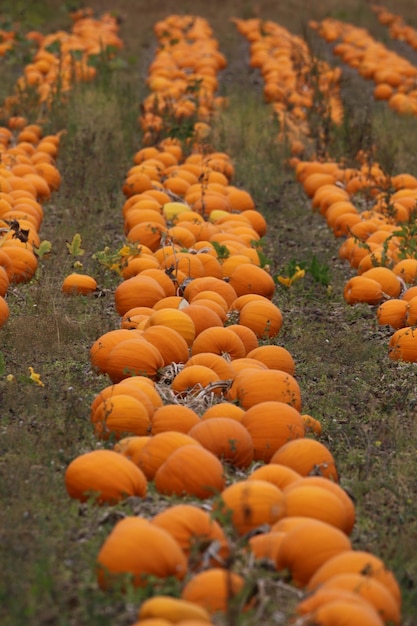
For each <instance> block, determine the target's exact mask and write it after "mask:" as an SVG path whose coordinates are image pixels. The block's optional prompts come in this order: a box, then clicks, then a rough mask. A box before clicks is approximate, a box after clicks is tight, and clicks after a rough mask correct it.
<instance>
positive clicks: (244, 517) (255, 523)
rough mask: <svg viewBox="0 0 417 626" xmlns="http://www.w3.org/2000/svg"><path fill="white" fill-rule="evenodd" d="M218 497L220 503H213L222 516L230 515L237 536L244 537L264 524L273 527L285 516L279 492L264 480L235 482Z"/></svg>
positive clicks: (282, 496) (282, 499)
mask: <svg viewBox="0 0 417 626" xmlns="http://www.w3.org/2000/svg"><path fill="white" fill-rule="evenodd" d="M220 495H221V499H220V502H219V503H218V504H217V503H216V504H215V509H219V510H220V512H221V513H222V514H223V515H230V519H231V522H232V524H233V527H234V528H235V530H236V532H237V533H238V534H239V535H245V534H246V533H248V532H250V531H253V530H255V529H256V528H258V527H259V526H262V525H264V524H268V525H272V524H274V523H275V522H276V521H277V520H279V519H280V518H281V517H283V516H284V515H285V505H284V495H283V493H282V491H281V490H280V489H279V488H278V487H276V486H275V485H273V484H272V483H270V482H267V481H264V480H242V481H238V482H235V483H233V484H232V485H230V486H229V487H226V489H224V490H223V491H222V493H221V494H220Z"/></svg>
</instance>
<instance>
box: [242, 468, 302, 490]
mask: <svg viewBox="0 0 417 626" xmlns="http://www.w3.org/2000/svg"><path fill="white" fill-rule="evenodd" d="M300 478H301V476H300V474H299V473H298V472H296V471H294V470H292V469H291V468H290V467H286V466H285V465H279V464H278V463H274V464H272V463H268V464H267V465H261V467H257V468H256V469H254V470H253V472H251V474H249V476H248V477H247V479H246V480H266V481H267V482H268V483H272V484H273V485H275V486H276V487H278V488H279V489H281V491H284V490H285V488H286V487H287V485H290V484H291V483H293V482H294V481H297V480H299V479H300Z"/></svg>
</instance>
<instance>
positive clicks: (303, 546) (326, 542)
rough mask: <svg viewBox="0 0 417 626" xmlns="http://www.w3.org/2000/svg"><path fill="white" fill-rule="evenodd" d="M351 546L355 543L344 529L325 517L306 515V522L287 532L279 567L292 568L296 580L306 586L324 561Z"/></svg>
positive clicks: (282, 544) (300, 585)
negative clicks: (333, 524) (327, 520)
mask: <svg viewBox="0 0 417 626" xmlns="http://www.w3.org/2000/svg"><path fill="white" fill-rule="evenodd" d="M288 519H291V518H288ZM275 529H276V530H277V528H275ZM275 529H274V530H275ZM350 549H351V543H350V541H349V539H348V537H347V536H346V535H345V533H344V532H343V531H341V530H339V529H338V528H335V526H332V525H331V524H327V523H326V522H322V521H321V520H317V519H312V518H305V522H301V523H299V524H297V525H296V526H295V527H294V528H293V529H292V530H289V531H288V532H287V533H286V534H285V537H284V538H283V540H282V543H281V548H280V550H279V554H278V561H277V569H278V570H284V569H289V571H290V573H291V577H292V580H293V583H294V584H295V585H296V586H297V587H304V586H305V585H307V584H308V582H309V580H310V579H311V578H312V576H313V575H314V574H315V573H316V571H317V570H318V569H319V567H321V566H322V565H323V563H325V562H326V561H328V560H329V559H330V558H332V557H333V556H335V555H336V554H339V553H340V552H345V551H346V550H350Z"/></svg>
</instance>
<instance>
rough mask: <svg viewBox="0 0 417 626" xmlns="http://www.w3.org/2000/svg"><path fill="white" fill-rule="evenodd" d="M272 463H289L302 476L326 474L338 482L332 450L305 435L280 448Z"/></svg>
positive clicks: (326, 476) (325, 475)
mask: <svg viewBox="0 0 417 626" xmlns="http://www.w3.org/2000/svg"><path fill="white" fill-rule="evenodd" d="M270 463H279V464H280V465H287V466H288V467H291V469H293V470H295V471H296V472H298V473H299V474H301V476H308V475H315V476H324V477H325V478H329V479H331V480H334V481H335V482H338V480H339V477H338V473H337V469H336V463H335V460H334V457H333V455H332V453H331V452H330V450H329V449H328V448H326V446H325V445H323V444H322V443H320V441H316V440H315V439H310V438H307V437H304V438H303V439H293V440H292V441H289V442H288V443H286V444H285V445H283V446H282V447H281V448H279V449H278V450H277V451H276V452H275V454H274V455H273V457H272V458H271V460H270Z"/></svg>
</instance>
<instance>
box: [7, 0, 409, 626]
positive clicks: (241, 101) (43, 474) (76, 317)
mask: <svg viewBox="0 0 417 626" xmlns="http://www.w3.org/2000/svg"><path fill="white" fill-rule="evenodd" d="M9 4H10V6H9V5H8V6H7V7H6V8H7V10H8V11H9V12H10V13H12V11H14V14H13V13H12V14H13V15H14V17H15V18H20V19H24V14H23V13H21V12H20V9H19V6H20V5H19V4H17V5H16V4H14V5H12V4H11V3H9ZM142 4H143V3H140V2H139V3H133V2H131V1H129V0H123V1H122V0H118V2H117V3H114V4H112V3H110V2H107V0H106V1H104V0H101V1H100V2H98V1H97V2H93V3H91V6H93V7H95V6H96V7H97V8H98V9H99V10H100V11H103V10H106V9H112V8H115V9H116V10H117V11H118V12H119V13H120V15H121V17H122V19H123V21H122V36H123V37H126V40H127V44H126V51H125V52H124V54H125V58H126V59H127V67H125V68H121V69H120V70H118V71H114V72H109V73H106V74H105V75H103V76H102V78H101V79H99V81H98V83H97V84H95V85H88V86H81V87H80V88H78V89H77V90H76V91H75V92H74V94H73V97H72V98H71V101H70V102H69V104H68V106H67V107H61V108H60V109H56V110H54V111H53V114H52V115H51V117H50V119H49V121H48V129H49V130H51V131H55V130H59V129H61V128H65V129H66V130H67V134H66V135H65V136H64V137H63V139H62V144H61V150H60V155H59V163H58V164H59V169H60V171H61V172H62V175H63V184H62V187H61V189H60V191H59V193H56V194H54V195H53V197H52V199H51V202H50V203H48V204H47V205H46V206H45V220H44V224H43V226H42V233H41V234H42V238H44V239H48V240H49V241H51V242H52V254H51V256H50V258H45V259H44V260H42V261H41V263H40V269H39V272H38V274H37V276H36V278H35V279H34V280H33V281H31V283H29V284H21V285H17V286H13V287H12V288H11V289H10V290H9V292H8V297H7V300H8V303H9V306H10V309H11V315H10V319H9V321H8V323H7V325H6V326H5V327H4V328H2V330H1V334H0V340H1V347H0V350H1V352H2V353H3V355H4V357H5V373H4V375H3V376H2V377H0V406H1V429H2V430H1V439H0V446H1V456H0V494H1V501H2V507H1V509H0V528H1V531H0V536H1V542H0V544H1V548H0V560H1V563H2V577H1V583H0V621H1V623H2V624H4V626H19V625H20V624H25V625H28V626H32V625H33V626H35V625H36V626H39V624H42V625H43V624H45V625H48V624H51V625H60V626H61V625H62V626H73V625H74V626H75V624H91V625H97V626H98V625H103V626H106V625H110V624H115V623H117V624H120V625H121V626H124V625H126V626H128V625H129V624H132V623H133V622H134V621H135V618H136V612H137V607H138V605H139V601H140V599H141V597H142V596H143V592H141V591H138V590H136V591H135V590H130V592H129V594H128V595H127V597H126V596H121V594H118V593H110V594H104V593H102V592H101V591H100V590H99V589H98V588H97V584H96V578H95V571H94V568H95V559H96V555H97V552H98V550H99V547H100V545H101V543H102V542H103V541H104V539H105V537H106V536H107V535H108V533H109V532H110V529H111V528H112V526H113V524H114V522H115V521H116V520H117V519H119V518H120V517H121V516H123V515H125V514H126V513H131V512H133V513H135V514H145V515H149V516H151V515H153V514H154V513H155V512H156V511H158V509H159V508H161V506H166V504H167V503H168V502H169V501H170V500H169V499H166V498H160V497H159V496H158V494H156V493H155V491H153V490H152V489H150V492H149V495H148V496H147V498H146V499H145V500H144V501H138V500H135V499H133V500H129V501H128V502H125V503H123V504H121V505H118V506H116V507H113V508H110V507H103V508H100V509H97V508H94V507H92V506H90V505H88V504H86V505H79V504H78V503H76V502H73V501H70V500H69V498H68V496H67V493H66V490H65V486H64V472H65V469H66V467H67V465H68V463H69V462H70V461H71V460H72V459H73V458H74V457H75V456H77V455H78V454H80V453H81V452H83V451H87V450H90V449H92V448H94V447H95V446H96V441H95V440H94V437H93V434H92V429H91V426H90V422H89V407H90V404H91V401H92V399H93V398H94V397H95V395H96V394H97V393H98V392H99V391H100V390H101V389H102V388H103V387H104V386H106V385H107V384H108V379H107V378H106V377H105V376H97V375H96V374H94V373H93V372H92V371H91V369H90V366H89V359H88V351H89V348H90V346H91V345H92V343H93V341H94V340H95V339H96V338H97V337H98V336H100V335H101V334H103V333H104V332H106V331H107V330H110V329H113V328H116V327H118V324H119V318H118V316H117V314H116V313H115V310H114V305H113V297H112V293H113V289H114V287H115V285H116V284H117V278H116V277H115V276H114V275H112V274H111V273H109V272H108V271H107V270H106V269H105V268H104V267H103V266H101V265H100V264H99V263H98V262H97V260H95V259H94V258H93V255H94V253H95V252H97V251H99V250H102V249H103V248H104V247H105V246H109V247H110V248H111V249H115V248H116V247H117V246H118V245H119V244H120V243H121V242H122V219H121V206H122V203H123V195H122V193H121V187H122V182H123V178H124V175H125V173H126V171H127V169H128V168H129V167H130V165H131V157H132V155H133V154H134V152H135V151H136V150H137V149H138V148H139V147H140V134H139V131H138V127H137V125H136V118H137V115H138V113H139V102H140V100H141V98H142V97H143V96H144V93H145V91H144V85H143V80H142V79H143V76H144V72H145V70H146V62H147V60H148V59H149V58H150V56H151V53H152V50H151V49H152V46H153V45H154V44H153V40H152V32H151V25H152V23H153V22H154V21H155V20H156V19H161V18H162V17H164V16H165V15H166V14H167V13H168V12H175V11H176V3H174V2H170V1H165V2H162V3H161V4H159V3H158V8H157V9H156V8H152V9H151V10H149V12H148V13H144V12H143V11H142V13H141V20H140V23H139V24H137V25H136V27H135V26H134V23H133V22H134V20H132V19H131V18H130V16H131V15H132V14H137V13H138V12H139V11H140V10H141V9H142V8H143V7H142ZM214 4H215V5H216V7H213V6H212V4H211V3H205V4H204V3H203V2H200V1H199V2H195V3H192V6H190V7H188V9H187V7H184V10H190V11H191V10H192V11H193V12H195V13H197V14H200V15H203V16H206V17H207V18H208V19H209V20H210V23H211V24H212V26H213V30H214V32H215V34H216V36H218V37H219V39H220V44H221V49H222V50H224V51H225V54H226V55H227V58H228V59H229V67H228V69H227V70H226V72H225V75H224V79H223V82H222V85H221V90H222V93H224V94H225V95H226V96H227V97H229V99H230V106H229V109H227V110H226V111H225V112H224V113H223V114H222V115H221V117H220V119H219V120H218V123H217V125H216V127H215V129H214V132H213V136H212V138H211V141H212V143H213V145H214V146H216V148H218V149H219V150H225V151H227V152H228V153H229V154H230V155H231V157H232V158H233V161H234V164H235V167H236V177H235V180H236V184H238V185H241V186H243V187H244V188H245V189H247V190H248V191H250V192H251V193H252V194H253V197H254V198H255V200H256V203H257V206H258V208H259V209H260V210H261V211H262V212H263V213H264V214H265V216H266V218H267V221H268V226H269V230H268V234H267V236H266V238H265V254H266V256H267V258H268V260H269V262H270V266H271V271H272V272H273V273H274V274H275V273H277V274H278V273H282V272H283V271H284V270H285V268H286V267H288V265H289V264H291V263H294V262H296V263H310V262H311V260H312V258H316V259H317V261H318V263H319V264H320V266H322V267H323V268H328V270H329V275H330V286H331V288H330V289H329V288H328V287H327V286H326V285H325V284H321V283H320V282H319V281H317V280H315V278H314V276H313V275H312V274H311V273H310V274H309V273H308V274H307V275H306V277H305V278H304V279H302V280H300V281H298V282H296V283H294V284H293V285H292V286H291V288H290V289H286V288H285V287H283V286H277V292H276V296H275V302H276V303H277V304H278V305H279V307H280V308H281V310H282V312H283V315H284V325H283V329H282V331H281V333H280V335H279V337H278V341H277V342H278V343H279V344H280V345H283V346H285V347H286V348H287V349H288V350H289V351H290V352H291V354H292V355H293V357H294V359H295V361H296V364H297V370H296V371H297V379H298V380H299V383H300V386H301V389H302V394H303V410H304V411H305V412H307V413H310V414H311V415H313V416H314V417H317V418H318V419H320V420H321V421H322V423H323V427H324V434H323V436H322V440H323V442H324V443H325V444H326V445H328V446H329V447H330V449H331V450H332V452H333V454H334V456H335V458H336V460H337V466H338V468H339V471H340V474H341V482H342V485H343V486H344V487H346V488H347V489H348V490H349V492H350V493H351V494H352V496H353V497H354V499H355V502H356V507H357V524H356V527H355V530H354V533H353V536H352V542H353V545H354V546H355V547H356V548H361V549H365V550H370V551H372V552H374V553H375V554H377V555H378V556H380V557H381V558H382V559H383V560H384V562H385V563H386V564H387V566H388V567H390V568H392V569H393V571H394V572H395V575H396V576H397V579H398V581H399V583H400V584H401V587H402V592H403V599H404V609H403V626H412V625H413V624H414V623H415V620H416V618H417V614H416V608H415V607H416V606H417V560H416V557H415V554H414V553H413V550H412V549H410V546H412V545H413V544H414V543H415V536H416V532H417V522H416V520H417V505H416V500H415V493H416V491H417V484H416V476H417V461H416V455H415V451H416V449H417V426H416V419H415V415H416V397H417V388H416V387H417V383H416V371H415V365H414V364H401V363H393V362H391V361H390V360H389V359H388V355H387V343H388V339H389V335H390V331H389V329H387V328H380V327H378V325H377V323H376V317H375V310H374V309H373V308H371V307H368V306H366V305H362V306H356V307H348V306H347V305H345V303H344V301H343V298H342V289H343V285H344V282H345V281H346V279H347V278H348V277H349V276H350V275H352V271H351V270H350V268H349V267H347V266H346V265H345V264H344V263H342V261H340V260H339V257H338V246H339V241H337V240H335V239H334V237H333V235H332V234H331V233H330V231H328V229H327V227H326V225H325V223H324V221H323V219H322V218H321V216H319V215H317V214H315V213H313V212H312V211H311V208H310V206H309V202H308V201H307V199H306V197H305V196H304V194H303V192H302V190H301V188H300V186H299V185H298V184H297V183H295V181H294V176H293V173H292V170H290V169H289V168H288V166H286V164H285V158H286V150H285V146H281V145H279V144H277V142H276V141H275V140H274V135H275V134H276V131H277V129H276V126H275V125H274V121H273V119H272V118H271V115H270V113H269V111H268V108H267V106H266V105H265V104H264V103H263V100H262V94H261V83H260V79H259V77H257V74H256V72H253V71H248V69H247V66H246V61H247V57H246V56H245V55H246V54H247V50H246V48H245V45H244V44H242V41H241V40H240V39H239V37H238V36H237V34H236V33H235V31H234V27H233V25H231V24H229V23H228V21H227V18H228V17H230V15H242V16H243V17H250V16H254V15H255V16H256V15H261V16H262V17H264V18H267V19H274V20H277V21H280V22H281V23H282V24H284V25H287V26H288V28H291V29H293V30H294V31H297V30H298V31H302V30H303V28H305V24H304V25H303V24H302V23H301V22H300V20H299V15H300V11H301V12H302V11H303V10H304V15H306V8H308V7H309V3H306V2H301V1H298V2H293V3H291V5H289V6H286V5H283V4H281V3H280V5H279V6H278V5H277V3H275V2H267V1H266V0H265V1H263V2H260V3H256V4H255V3H250V2H246V3H243V4H244V6H243V4H242V3H238V2H237V0H236V1H235V2H232V3H230V4H229V3H223V4H222V5H219V6H217V3H214ZM226 4H227V6H226ZM339 4H340V3H338V2H336V1H332V0H323V1H322V2H320V3H316V4H315V10H314V11H315V13H316V14H317V15H319V16H324V15H327V14H330V15H335V16H336V17H340V18H343V19H346V20H349V19H351V20H352V21H353V20H355V19H359V18H360V19H361V22H362V23H363V24H364V25H365V26H367V27H369V28H372V29H375V32H380V27H379V26H378V25H377V24H376V20H375V18H374V16H373V15H372V14H371V12H370V11H369V10H368V8H366V9H365V8H361V7H363V3H358V2H354V1H353V0H352V1H350V2H345V3H344V8H343V16H341V15H340V14H338V11H339V10H338V8H337V6H338V5H339ZM386 4H387V6H388V7H389V6H390V3H386ZM42 5H43V6H42V12H41V13H38V14H37V15H38V17H37V18H36V20H35V23H36V24H39V27H40V28H45V29H48V27H49V25H52V24H53V27H54V28H55V27H62V28H65V27H68V24H67V22H66V17H65V15H64V14H63V13H61V12H56V11H55V10H54V9H55V8H56V6H58V5H57V3H54V2H53V1H51V2H45V3H42ZM316 5H317V6H316ZM37 6H39V3H31V13H30V14H31V15H32V12H35V11H36V7H37ZM144 6H145V5H144ZM409 6H410V3H408V4H407V2H406V1H405V0H404V2H394V3H393V2H391V9H392V10H395V11H397V12H399V11H400V10H401V8H402V7H404V8H407V7H409ZM17 9H19V10H17ZM317 15H316V16H317ZM393 45H394V44H393ZM323 53H326V54H327V52H326V51H325V50H324V49H323ZM19 62H20V60H19V58H16V59H14V60H12V61H10V62H9V64H8V65H7V76H8V79H7V80H6V81H5V82H4V83H3V86H2V88H1V89H2V91H1V94H0V95H1V97H4V96H5V95H7V93H8V89H9V87H10V85H11V84H12V79H13V78H14V76H15V75H16V74H17V73H18V70H19ZM344 99H345V105H346V106H347V107H348V110H349V111H352V112H354V113H355V117H354V121H355V124H352V120H350V125H349V126H347V127H346V129H345V131H342V132H341V133H340V135H339V136H337V137H336V139H335V144H334V148H333V149H334V151H335V154H343V153H344V151H346V150H350V151H351V152H353V151H354V149H356V148H357V147H360V146H361V142H362V141H364V138H366V137H368V138H369V137H370V138H371V139H372V141H374V142H375V144H376V146H377V158H378V160H380V162H381V163H383V165H384V166H385V167H386V168H389V169H390V170H392V172H393V173H397V172H405V171H409V172H415V171H416V157H415V151H414V146H415V141H416V134H417V131H416V130H415V125H414V120H411V119H407V118H401V117H399V116H397V115H395V114H394V113H393V112H391V111H389V110H388V108H387V107H386V106H385V105H383V104H381V103H378V104H374V103H372V101H371V98H370V90H369V89H367V90H365V89H364V83H363V81H360V79H358V78H357V77H355V75H354V74H353V73H350V72H349V73H347V74H346V80H345V83H344ZM358 105H360V106H359V113H356V111H358ZM365 111H366V115H365V113H364V112H365ZM353 128H356V129H357V130H358V131H361V132H358V133H357V135H355V136H352V132H351V131H352V129H353ZM132 129H133V131H132ZM48 132H49V131H48ZM349 142H350V143H349ZM77 232H78V233H80V234H81V236H82V247H83V248H84V249H85V254H84V256H83V257H82V259H81V260H82V263H83V267H84V269H85V271H86V272H90V273H92V274H93V275H95V276H96V277H97V279H98V282H99V286H100V297H79V298H68V297H64V296H63V295H62V294H61V292H60V285H61V282H62V280H63V278H64V276H65V275H66V274H67V273H68V272H69V271H70V270H71V268H72V265H73V262H74V258H73V257H71V256H70V255H68V252H67V247H66V242H67V241H71V239H72V237H73V236H74V234H75V233H77ZM29 366H32V367H33V368H34V369H35V371H36V372H38V373H40V376H41V380H42V381H43V382H44V386H40V385H37V384H36V383H35V382H33V381H32V380H31V379H30V378H29V370H28V367H29ZM6 374H13V375H14V377H15V381H14V382H9V381H7V379H6ZM237 558H238V559H241V561H240V565H241V567H242V568H243V571H244V573H245V575H246V576H247V578H248V579H250V580H251V581H257V582H258V585H259V590H260V604H259V605H258V607H257V609H256V610H254V611H252V612H249V613H248V614H247V615H246V616H243V617H242V618H237V617H236V616H234V617H233V616H232V617H231V616H229V618H230V619H229V622H227V626H232V624H235V623H236V624H237V623H239V624H240V623H242V624H245V625H247V626H251V625H252V624H254V623H261V624H266V623H288V622H287V620H288V618H289V615H290V614H291V610H292V607H293V606H294V604H295V601H296V599H297V595H298V593H299V592H297V590H295V589H294V588H292V587H291V586H289V585H288V581H287V579H286V578H285V577H283V576H279V577H276V576H274V575H273V573H271V572H270V571H269V570H268V568H265V567H261V566H259V565H256V566H255V565H254V564H253V563H251V562H250V561H247V560H246V561H245V559H244V558H243V557H242V556H241V555H237ZM277 607H279V608H278V609H277ZM220 621H221V620H220ZM220 621H219V623H220Z"/></svg>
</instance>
